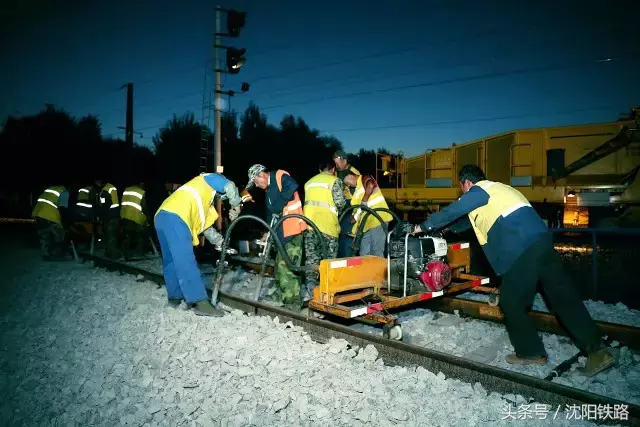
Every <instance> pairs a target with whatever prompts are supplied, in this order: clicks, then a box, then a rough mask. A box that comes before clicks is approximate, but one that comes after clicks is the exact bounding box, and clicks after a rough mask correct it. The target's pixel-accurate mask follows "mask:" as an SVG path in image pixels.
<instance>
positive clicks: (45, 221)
mask: <svg viewBox="0 0 640 427" xmlns="http://www.w3.org/2000/svg"><path fill="white" fill-rule="evenodd" d="M68 205H69V192H68V191H67V189H66V188H65V187H64V186H62V185H54V186H52V187H49V188H47V189H46V190H44V192H43V193H42V194H41V195H40V197H38V201H37V202H36V205H35V206H34V207H33V211H32V212H31V216H32V217H33V218H34V219H35V220H36V226H37V227H38V237H39V240H40V252H41V253H42V258H43V259H44V260H45V261H62V260H64V259H65V253H66V249H65V232H64V229H65V227H64V225H63V224H64V223H66V222H67V220H68V217H69V214H68V210H67V208H68Z"/></svg>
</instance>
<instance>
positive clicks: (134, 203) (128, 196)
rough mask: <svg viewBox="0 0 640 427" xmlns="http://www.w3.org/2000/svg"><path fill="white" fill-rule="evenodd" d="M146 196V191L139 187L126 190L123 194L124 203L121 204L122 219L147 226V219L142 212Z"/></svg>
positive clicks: (135, 186) (133, 186)
mask: <svg viewBox="0 0 640 427" xmlns="http://www.w3.org/2000/svg"><path fill="white" fill-rule="evenodd" d="M144 194H145V191H144V190H143V189H142V188H140V187H138V186H137V185H132V186H131V187H127V188H125V189H124V193H122V203H120V218H122V219H128V220H129V221H133V222H135V223H136V224H139V225H146V224H147V217H146V215H145V214H144V212H143V211H142V200H143V199H144Z"/></svg>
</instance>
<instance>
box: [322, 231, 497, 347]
mask: <svg viewBox="0 0 640 427" xmlns="http://www.w3.org/2000/svg"><path fill="white" fill-rule="evenodd" d="M387 248H388V255H387V259H384V258H380V257H377V256H372V255H368V256H358V257H350V258H338V259H327V260H322V261H320V266H319V271H320V283H319V286H317V287H316V288H315V289H314V291H313V298H312V299H311V300H310V301H309V308H310V309H312V310H314V311H318V312H323V313H328V314H331V315H334V316H338V317H343V318H347V319H356V318H358V319H364V320H367V321H369V322H371V321H372V322H375V323H382V324H383V336H384V337H385V338H387V339H392V340H401V339H402V328H401V325H400V324H399V323H398V318H397V316H394V315H393V314H390V313H389V312H388V310H391V309H397V308H400V307H405V306H408V305H410V304H414V303H417V302H420V301H426V300H429V299H432V298H437V297H441V296H443V295H451V294H454V293H459V292H463V291H468V290H470V291H474V292H481V293H486V294H489V295H490V298H489V304H490V305H492V306H495V305H497V304H498V290H497V289H496V288H492V287H487V286H483V285H487V284H489V278H488V277H482V276H475V275H472V274H470V273H469V272H470V267H471V252H470V249H469V243H447V241H446V240H445V239H444V238H442V237H441V236H440V235H437V236H419V237H418V236H413V235H411V234H407V235H405V236H396V237H394V236H393V230H392V231H391V232H389V233H388V234H387Z"/></svg>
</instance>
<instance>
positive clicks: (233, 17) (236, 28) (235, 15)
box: [227, 9, 247, 37]
mask: <svg viewBox="0 0 640 427" xmlns="http://www.w3.org/2000/svg"><path fill="white" fill-rule="evenodd" d="M246 16H247V13H246V12H238V11H237V10H233V9H232V10H227V33H228V34H229V37H238V36H239V35H240V30H241V29H242V28H244V21H245V18H246Z"/></svg>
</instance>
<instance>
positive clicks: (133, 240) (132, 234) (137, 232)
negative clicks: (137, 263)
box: [121, 219, 148, 259]
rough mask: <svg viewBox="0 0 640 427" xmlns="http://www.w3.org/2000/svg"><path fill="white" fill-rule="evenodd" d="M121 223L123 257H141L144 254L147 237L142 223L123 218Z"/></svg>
mask: <svg viewBox="0 0 640 427" xmlns="http://www.w3.org/2000/svg"><path fill="white" fill-rule="evenodd" d="M121 224H122V234H123V237H122V254H123V255H124V257H125V259H129V258H134V257H142V256H144V254H145V247H146V246H145V243H146V239H147V238H148V236H147V232H146V228H145V227H144V226H143V225H140V224H138V223H135V222H133V221H129V220H128V219H123V220H122V221H121Z"/></svg>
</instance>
